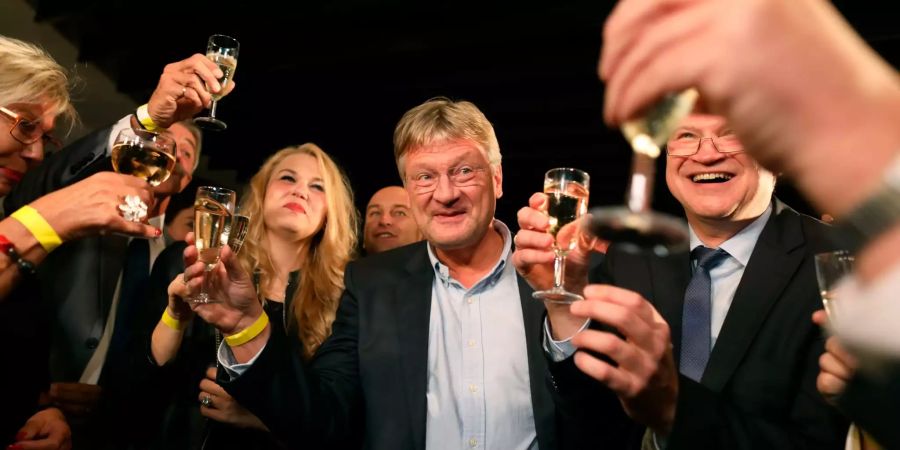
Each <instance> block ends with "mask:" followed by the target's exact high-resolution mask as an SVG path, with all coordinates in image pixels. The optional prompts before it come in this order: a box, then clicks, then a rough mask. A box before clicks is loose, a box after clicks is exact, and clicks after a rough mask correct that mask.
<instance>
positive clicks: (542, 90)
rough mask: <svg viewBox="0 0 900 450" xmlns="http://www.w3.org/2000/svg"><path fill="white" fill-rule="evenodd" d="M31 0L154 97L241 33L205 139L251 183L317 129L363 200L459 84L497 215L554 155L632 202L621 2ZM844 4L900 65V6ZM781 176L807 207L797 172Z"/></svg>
mask: <svg viewBox="0 0 900 450" xmlns="http://www.w3.org/2000/svg"><path fill="white" fill-rule="evenodd" d="M31 3H32V5H33V6H34V7H35V10H36V11H37V17H36V20H38V21H48V22H50V23H52V24H54V25H55V26H56V28H58V29H59V30H60V31H61V32H62V33H63V34H64V35H65V36H66V37H67V38H68V39H69V40H71V41H72V42H73V43H75V44H76V45H77V46H78V48H79V49H80V55H79V58H80V59H81V60H82V61H89V62H93V63H95V64H97V65H98V66H100V67H101V68H102V69H103V70H104V71H105V72H106V73H107V74H109V75H110V76H111V77H112V78H113V79H115V80H117V83H118V87H119V89H120V90H121V91H123V92H125V93H127V94H129V95H130V96H132V97H133V98H134V99H135V100H136V101H139V102H143V101H145V100H146V99H147V98H148V97H149V93H150V92H151V90H152V89H153V87H154V86H155V84H156V81H157V79H158V77H159V74H160V73H161V70H162V67H163V66H164V65H165V64H166V63H168V62H171V61H175V60H179V59H182V58H184V57H186V56H188V55H190V54H191V53H195V52H202V51H203V50H204V49H205V43H206V38H207V36H208V35H210V34H213V33H224V34H228V35H231V36H234V37H236V38H237V39H239V40H240V42H241V53H240V58H239V64H238V71H237V72H236V76H235V81H236V82H237V89H236V90H235V92H234V94H233V95H232V96H229V97H228V98H226V99H225V100H224V101H222V102H221V104H220V105H219V115H220V117H221V118H222V119H224V120H225V121H226V122H228V124H229V129H228V130H227V131H225V132H223V133H220V134H213V133H207V140H206V145H205V153H206V154H207V155H209V156H210V157H211V161H210V167H211V168H213V169H216V168H230V169H235V170H237V171H238V176H239V179H240V181H246V180H247V179H248V178H249V177H250V176H251V175H252V174H253V173H254V172H255V171H256V169H257V168H258V167H259V165H260V164H261V163H262V161H263V159H264V158H265V157H266V156H267V155H269V154H271V153H272V152H274V151H275V150H277V149H280V148H282V147H284V146H286V145H289V144H297V143H303V142H308V141H311V142H315V143H317V144H319V145H320V146H321V147H322V148H324V149H325V150H326V151H328V152H329V153H331V154H332V155H333V156H334V157H335V158H336V159H337V160H338V161H339V163H340V164H341V165H342V166H343V167H344V168H345V169H346V170H347V172H348V174H349V176H350V179H351V181H352V183H353V186H354V189H355V191H356V194H357V197H358V199H357V204H358V206H360V207H363V206H364V205H365V202H366V201H367V199H368V197H369V196H370V195H371V194H372V193H373V192H374V191H375V190H376V189H378V188H379V187H381V186H384V185H387V184H397V183H399V177H398V176H397V173H396V168H395V166H394V162H393V155H392V150H391V135H392V131H393V127H394V125H395V123H396V121H397V120H398V119H399V118H400V116H401V115H402V114H403V112H405V111H406V110H408V109H409V108H411V107H413V106H415V105H417V104H419V103H421V102H423V101H424V100H426V99H428V98H430V97H434V96H438V95H444V96H449V97H451V98H454V99H467V100H471V101H472V102H474V103H475V104H476V105H478V106H479V107H480V108H481V109H482V110H483V111H484V112H485V114H486V115H487V117H488V118H489V119H490V120H491V121H492V122H493V124H494V127H495V128H496V131H497V135H498V138H499V140H500V146H501V149H502V151H503V156H504V160H503V169H504V174H505V183H504V188H505V193H506V195H505V198H504V199H503V200H502V201H500V203H499V207H498V209H499V211H498V217H500V218H501V219H503V220H505V221H507V222H508V223H511V222H513V221H514V217H515V211H516V210H517V209H518V208H520V207H521V206H523V205H524V204H525V202H526V201H527V198H528V196H529V195H530V194H531V193H532V192H534V191H536V190H539V189H540V188H541V185H542V176H543V175H542V174H543V172H544V171H545V170H547V169H549V168H552V167H557V166H574V167H579V168H582V169H584V170H587V171H588V172H589V173H590V174H591V175H592V186H591V188H592V189H591V204H592V205H599V204H611V203H618V202H621V198H622V195H623V193H624V189H625V184H626V173H627V170H628V161H629V157H630V156H629V152H628V150H627V147H626V144H625V142H624V140H623V139H622V138H621V137H620V135H619V134H618V132H616V131H613V130H609V129H607V128H606V127H605V126H604V124H603V122H602V120H601V105H602V98H603V88H602V85H601V83H600V82H599V81H598V80H597V78H596V75H595V65H596V61H597V56H598V54H599V49H600V35H601V29H602V24H603V21H604V18H605V17H606V15H607V14H608V13H609V11H610V10H611V9H612V6H613V4H614V2H610V1H601V0H593V1H586V0H585V1H582V0H572V1H558V2H544V3H543V4H535V5H533V4H530V3H523V2H501V3H497V2H487V1H484V2H480V3H477V2H470V1H457V2H441V3H432V2H423V1H420V2H416V1H409V0H382V1H367V0H333V1H325V0H317V1H312V2H310V1H307V2H303V3H292V2H288V1H279V2H275V1H272V0H255V1H244V2H239V3H238V2H235V3H230V2H227V1H221V0H219V1H207V0H203V1H188V0H182V1H174V0H162V1H154V2H150V3H148V2H138V1H125V0H96V1H78V0H33V1H31ZM836 4H837V6H838V7H839V8H840V9H841V10H842V11H843V12H844V13H845V15H847V17H848V18H849V20H850V21H851V23H853V25H854V26H855V27H857V29H858V30H860V31H861V32H862V33H863V35H864V36H865V37H866V38H867V39H868V40H869V41H870V42H871V43H872V44H873V45H874V46H875V48H876V50H878V51H879V52H880V53H881V54H882V55H884V56H885V57H886V58H887V59H888V60H889V61H891V63H892V64H894V66H895V67H897V66H900V64H898V62H900V32H898V31H897V30H898V25H897V21H896V20H895V19H896V17H894V18H893V19H891V18H890V17H888V16H889V15H888V14H885V13H884V11H885V10H884V9H882V8H881V7H878V6H877V5H876V4H875V3H873V2H853V1H840V2H836ZM860 4H861V5H860ZM892 9H893V8H892ZM779 189H780V191H781V192H780V195H781V196H783V197H785V198H786V199H787V200H788V201H789V202H791V203H795V204H798V203H799V204H800V209H804V210H805V209H806V206H805V205H803V204H802V203H801V202H800V200H799V199H797V197H796V194H795V193H794V192H793V191H792V190H791V189H790V187H789V186H788V185H787V184H786V183H783V184H782V186H781V187H780V188H779ZM664 191H665V189H659V188H658V189H657V192H658V199H657V206H658V207H659V208H660V209H663V210H667V211H677V205H676V204H675V203H674V201H673V200H672V198H671V197H670V196H669V195H668V194H666V193H664ZM511 224H512V223H511Z"/></svg>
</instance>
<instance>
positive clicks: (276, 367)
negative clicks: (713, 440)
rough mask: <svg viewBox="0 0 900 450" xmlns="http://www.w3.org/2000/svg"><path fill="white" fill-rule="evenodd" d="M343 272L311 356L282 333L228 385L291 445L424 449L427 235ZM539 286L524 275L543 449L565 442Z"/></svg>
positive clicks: (429, 271)
mask: <svg viewBox="0 0 900 450" xmlns="http://www.w3.org/2000/svg"><path fill="white" fill-rule="evenodd" d="M344 278H345V286H346V290H345V292H344V294H343V297H342V299H341V304H340V308H339V309H338V312H337V318H336V319H335V322H334V327H333V333H332V335H331V337H330V338H329V339H328V340H326V341H325V343H324V344H323V345H322V347H321V348H320V349H319V351H318V352H317V353H316V356H315V358H314V359H313V361H312V362H311V364H309V365H308V366H307V365H304V364H303V363H301V362H300V360H299V358H298V357H297V355H296V354H291V352H290V351H289V349H288V347H287V346H286V345H285V339H284V338H283V337H280V336H274V335H273V336H272V338H270V340H269V343H268V344H267V346H266V348H265V349H264V350H263V351H262V353H261V354H260V355H259V357H258V359H257V360H256V362H255V363H254V364H253V365H252V366H251V367H250V368H249V369H248V370H247V372H245V373H244V374H243V375H242V376H240V377H238V378H236V379H233V380H226V379H222V380H220V381H221V383H220V384H222V385H223V387H224V388H225V389H226V390H227V391H228V392H229V393H231V394H232V395H233V396H234V397H235V398H237V399H238V401H239V402H240V403H241V404H242V405H244V406H246V407H247V408H248V409H250V410H251V411H253V412H254V413H255V414H256V415H257V416H258V417H260V418H261V419H262V421H263V422H264V423H266V425H268V427H269V429H270V430H272V431H273V433H275V434H276V435H277V436H278V437H279V438H281V439H283V440H285V441H287V442H288V444H289V447H290V448H295V447H296V448H301V447H302V448H315V447H314V445H311V442H310V441H311V440H312V439H322V442H319V443H318V444H320V445H322V444H324V446H326V447H327V448H338V446H337V445H335V444H334V443H332V442H329V441H330V440H331V439H333V438H336V437H337V438H340V437H347V436H351V437H353V436H360V435H362V437H363V439H362V440H363V441H364V447H365V448H367V449H385V450H424V448H425V420H426V397H425V395H426V390H427V375H428V373H427V364H428V323H429V316H430V309H431V291H432V283H433V281H434V270H433V268H432V267H431V263H430V260H429V258H428V254H427V247H426V243H424V242H420V243H416V244H412V245H409V246H406V247H402V248H399V249H396V250H393V251H390V252H386V253H381V254H378V255H374V256H371V257H368V258H365V259H362V260H360V261H357V262H354V263H351V264H350V265H348V266H347V270H346V272H345V275H344ZM531 292H532V290H531V289H530V288H529V287H528V285H527V284H526V283H525V282H524V281H523V280H522V279H521V278H519V293H520V296H521V304H522V311H523V314H524V319H525V335H526V340H527V346H528V367H529V374H530V383H531V401H532V406H533V408H534V420H535V429H536V431H537V440H538V443H539V445H540V448H541V449H543V450H550V449H555V448H558V445H557V426H556V415H555V411H554V405H553V401H552V399H551V397H550V392H549V389H548V385H547V381H548V379H547V377H546V375H547V373H546V366H547V361H546V359H545V357H544V351H543V348H542V345H541V342H542V336H543V314H544V307H543V305H542V304H541V303H540V302H538V301H535V300H534V299H533V298H532V297H531ZM223 373H224V371H220V376H221V375H222V374H223ZM616 406H617V405H616ZM605 425H606V424H602V423H601V424H596V428H602V427H604V426H605ZM592 431H593V430H592Z"/></svg>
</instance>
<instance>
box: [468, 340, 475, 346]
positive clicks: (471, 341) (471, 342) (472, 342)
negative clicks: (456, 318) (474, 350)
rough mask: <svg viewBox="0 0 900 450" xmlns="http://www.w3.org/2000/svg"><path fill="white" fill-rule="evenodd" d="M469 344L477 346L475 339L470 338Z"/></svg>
mask: <svg viewBox="0 0 900 450" xmlns="http://www.w3.org/2000/svg"><path fill="white" fill-rule="evenodd" d="M468 344H469V347H474V346H475V339H469V342H468Z"/></svg>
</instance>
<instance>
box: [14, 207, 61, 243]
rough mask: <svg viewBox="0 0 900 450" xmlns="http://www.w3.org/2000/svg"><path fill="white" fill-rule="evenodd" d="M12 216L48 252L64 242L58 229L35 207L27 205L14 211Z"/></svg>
mask: <svg viewBox="0 0 900 450" xmlns="http://www.w3.org/2000/svg"><path fill="white" fill-rule="evenodd" d="M10 217H12V218H13V219H16V220H18V221H19V222H20V223H21V224H22V225H23V226H24V227H25V228H26V229H27V230H28V231H29V232H30V233H31V234H32V235H33V236H34V238H35V239H37V241H38V242H39V243H40V244H41V247H44V250H45V251H46V252H47V253H50V252H52V251H53V249H55V248H56V247H59V246H60V245H61V244H62V239H61V238H60V237H59V235H58V234H56V230H54V229H53V227H52V226H50V224H49V223H47V220H46V219H44V216H42V215H41V213H39V212H38V210H36V209H34V207H32V206H30V205H25V206H23V207H21V208H19V210H18V211H16V212H14V213H12V215H11V216H10Z"/></svg>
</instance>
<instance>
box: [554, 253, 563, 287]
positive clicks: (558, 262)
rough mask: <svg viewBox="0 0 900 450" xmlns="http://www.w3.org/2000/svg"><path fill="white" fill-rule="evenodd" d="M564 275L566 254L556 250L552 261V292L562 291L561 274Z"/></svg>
mask: <svg viewBox="0 0 900 450" xmlns="http://www.w3.org/2000/svg"><path fill="white" fill-rule="evenodd" d="M565 273H566V254H565V253H563V252H561V251H559V250H557V251H556V257H555V258H554V259H553V290H555V291H562V290H565V289H564V288H563V274H565Z"/></svg>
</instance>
